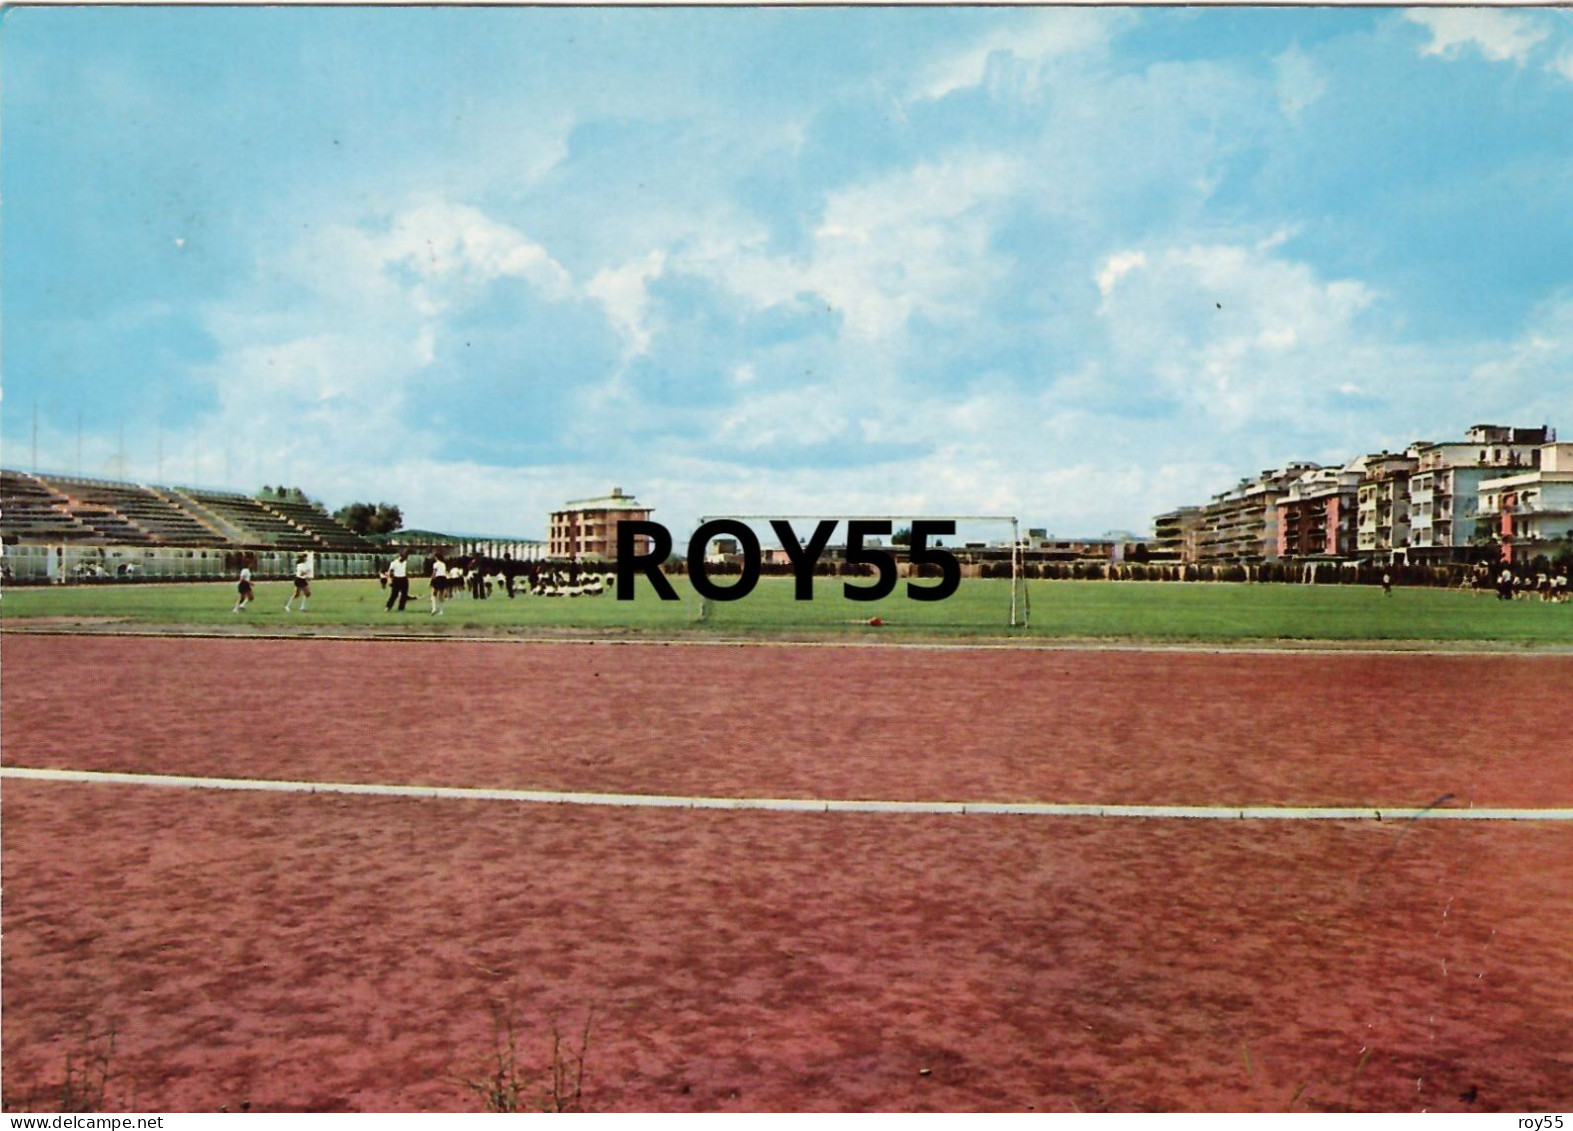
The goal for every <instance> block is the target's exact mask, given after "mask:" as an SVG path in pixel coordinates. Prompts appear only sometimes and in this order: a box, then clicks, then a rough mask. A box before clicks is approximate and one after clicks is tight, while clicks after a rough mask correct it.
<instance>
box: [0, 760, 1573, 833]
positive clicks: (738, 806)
mask: <svg viewBox="0 0 1573 1131" xmlns="http://www.w3.org/2000/svg"><path fill="white" fill-rule="evenodd" d="M0 778H12V779H16V780H25V781H49V782H70V783H75V784H80V785H137V786H153V787H160V788H165V789H216V790H230V791H238V792H259V793H331V794H348V795H361V796H372V797H417V798H427V799H433V800H443V801H507V802H514V803H523V804H537V805H588V806H605V807H613V808H628V809H731V810H766V811H771V812H808V813H926V814H934V815H950V816H1027V817H1113V818H1127V819H1132V818H1136V819H1145V820H1153V819H1179V820H1203V821H1242V820H1244V821H1406V820H1427V821H1573V808H1568V809H1444V808H1440V807H1434V806H1433V807H1421V806H1415V807H1403V806H1391V807H1376V806H1370V807H1366V806H1342V807H1340V806H1310V807H1301V806H1273V805H1088V804H1057V803H1052V802H987V801H978V802H974V801H868V800H836V799H811V798H784V797H687V796H671V795H663V794H645V793H589V792H576V791H560V790H532V789H484V788H478V787H473V786H435V785H381V784H375V783H367V782H313V781H288V780H273V779H266V778H212V777H188V776H184V775H178V774H132V773H119V772H112V771H105V770H56V769H45V768H35V767H27V766H0Z"/></svg>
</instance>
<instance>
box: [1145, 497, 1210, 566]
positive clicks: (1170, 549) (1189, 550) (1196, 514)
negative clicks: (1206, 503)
mask: <svg viewBox="0 0 1573 1131" xmlns="http://www.w3.org/2000/svg"><path fill="white" fill-rule="evenodd" d="M1152 524H1153V540H1152V544H1151V546H1150V547H1149V549H1148V551H1147V560H1148V561H1151V562H1172V563H1176V564H1182V565H1189V564H1190V563H1192V562H1194V561H1196V557H1197V542H1198V539H1199V538H1200V536H1201V530H1202V508H1201V507H1180V508H1178V509H1177V510H1172V511H1169V512H1168V513H1167V514H1160V515H1159V516H1158V517H1157V518H1155V519H1153V523H1152Z"/></svg>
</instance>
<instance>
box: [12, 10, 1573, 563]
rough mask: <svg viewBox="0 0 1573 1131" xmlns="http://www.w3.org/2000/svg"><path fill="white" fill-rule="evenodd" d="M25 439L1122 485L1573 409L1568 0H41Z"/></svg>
mask: <svg viewBox="0 0 1573 1131" xmlns="http://www.w3.org/2000/svg"><path fill="white" fill-rule="evenodd" d="M3 34H4V39H3V45H0V49H3V52H4V58H3V62H4V86H3V92H0V99H3V101H0V128H3V137H4V150H3V154H0V193H3V200H4V211H3V214H0V223H3V257H4V258H3V268H4V271H3V296H0V297H3V312H4V336H3V358H0V361H3V373H4V401H3V421H0V440H3V444H4V460H5V463H6V465H7V466H13V467H15V466H21V467H26V466H29V465H30V464H31V462H32V450H31V446H32V443H33V427H34V423H33V422H34V419H35V414H36V419H37V436H38V441H37V443H38V458H39V463H40V464H41V465H42V466H45V467H48V468H53V469H56V470H63V471H73V470H75V469H76V468H77V466H78V456H77V452H78V427H79V422H80V434H81V440H80V448H81V452H82V455H81V462H80V466H81V470H82V471H83V472H84V473H86V474H90V475H104V476H110V475H118V474H120V473H122V472H123V473H124V474H125V475H126V476H127V477H130V478H139V479H143V480H152V481H160V480H161V481H164V482H193V481H195V482H200V483H204V484H209V485H230V486H233V487H235V488H237V489H242V490H248V491H249V490H252V489H254V488H256V487H257V486H259V485H261V484H263V483H276V482H287V483H292V484H299V485H300V486H302V487H304V488H305V489H306V490H307V491H308V493H311V494H313V495H315V496H317V497H319V498H322V499H323V500H324V501H325V502H327V503H328V504H329V506H330V507H335V506H338V505H341V504H343V503H345V502H348V501H351V500H353V499H372V500H388V501H392V502H396V503H399V504H401V505H402V506H403V507H404V509H405V512H406V517H407V519H408V520H409V522H410V523H411V524H413V525H421V526H428V527H437V528H445V529H456V530H472V531H489V532H497V533H511V534H521V535H537V536H538V535H539V534H540V533H541V532H542V531H543V529H544V525H545V516H546V513H547V511H548V510H550V509H551V508H552V507H554V506H556V505H557V504H559V503H560V502H562V501H563V500H565V499H570V498H580V497H584V496H588V495H594V494H599V493H601V492H602V491H604V490H605V489H606V488H607V487H609V486H611V485H612V484H618V485H620V486H623V487H624V488H626V489H628V490H631V491H634V492H636V493H637V494H638V495H639V497H640V498H641V499H642V500H643V501H645V502H646V503H649V504H652V505H654V506H655V507H656V516H657V517H658V518H661V519H664V520H665V521H667V522H668V523H669V524H671V525H672V526H674V527H676V528H679V529H686V528H687V527H688V526H689V525H691V523H692V522H693V520H694V518H695V517H696V516H698V515H700V514H706V513H723V512H727V511H744V512H751V513H757V512H771V513H809V512H813V513H821V512H823V513H990V514H993V513H1016V514H1019V515H1020V516H1021V517H1022V518H1023V520H1024V521H1025V522H1026V523H1028V524H1030V525H1033V526H1045V527H1047V528H1049V529H1050V530H1053V531H1055V532H1058V533H1061V534H1093V533H1098V532H1101V531H1104V530H1106V529H1110V528H1127V529H1134V530H1138V531H1140V530H1145V529H1147V528H1148V526H1149V524H1150V519H1151V516H1152V515H1153V514H1155V513H1157V512H1159V511H1161V510H1163V509H1166V508H1168V507H1172V506H1175V505H1178V504H1181V503H1188V502H1198V501H1203V500H1204V499H1205V498H1206V496H1207V495H1209V494H1211V493H1213V492H1215V491H1219V490H1222V489H1224V488H1226V487H1228V486H1230V485H1231V484H1232V483H1233V482H1234V480H1235V479H1237V478H1239V477H1240V476H1242V475H1246V474H1251V473H1254V472H1256V471H1259V470H1261V469H1262V468H1265V467H1269V466H1277V465H1282V464H1283V463H1285V462H1287V461H1289V460H1292V459H1314V460H1319V461H1323V462H1335V461H1337V462H1342V461H1343V460H1346V459H1348V458H1349V457H1351V456H1353V455H1356V454H1359V453H1361V452H1363V451H1374V450H1379V449H1382V448H1398V447H1401V446H1402V445H1404V444H1405V443H1407V442H1409V441H1411V440H1414V439H1419V438H1429V439H1440V438H1444V437H1448V436H1452V435H1456V434H1457V433H1459V432H1461V431H1462V429H1463V428H1464V427H1466V426H1468V425H1470V424H1474V423H1479V422H1487V421H1489V422H1497V423H1511V424H1520V425H1532V424H1540V423H1546V422H1549V423H1551V424H1553V425H1557V426H1559V427H1561V428H1562V429H1563V434H1564V435H1570V436H1573V17H1570V15H1569V14H1568V13H1565V12H1552V11H1534V10H1498V9H1451V10H1449V9H1426V10H1421V11H1405V10H1402V9H1342V10H1337V9H1332V10H1329V9H1300V10H1295V9H1270V10H1250V9H1245V10H1240V9H1205V10H1197V9H1111V8H1097V9H1058V10H1056V9H1029V10H1010V9H933V8H926V9H905V10H902V9H848V10H812V9H810V10H790V11H789V10H767V9H741V10H740V9H723V10H693V9H669V10H628V9H612V10H606V9H602V10H596V9H450V10H433V9H420V10H406V9H392V8H384V9H278V8H271V9H269V8H263V9H223V8H217V9H214V8H205V9H167V10H159V9H152V8H127V9H69V10H60V9H48V10H46V9H23V10H15V9H13V10H10V11H8V12H7V13H6V14H5V18H4V27H3Z"/></svg>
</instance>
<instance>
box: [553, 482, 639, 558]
mask: <svg viewBox="0 0 1573 1131" xmlns="http://www.w3.org/2000/svg"><path fill="white" fill-rule="evenodd" d="M651 513H652V508H651V507H646V506H641V505H640V504H639V501H638V500H637V499H635V498H634V497H633V496H632V495H627V494H624V493H623V489H622V488H621V487H613V488H612V489H611V491H610V492H609V493H608V494H605V495H601V496H599V497H597V498H594V499H576V500H571V501H569V502H567V503H565V504H564V505H563V507H562V509H561V510H556V511H553V512H552V513H551V518H550V522H549V524H548V534H547V553H548V554H549V555H550V556H551V557H553V558H556V559H564V558H566V559H568V560H569V561H583V560H586V559H588V560H592V561H595V560H601V561H614V560H616V558H617V524H618V523H619V522H624V521H639V522H643V521H646V520H648V519H649V517H650V515H651ZM650 545H651V543H650V539H649V538H648V537H646V536H643V535H641V536H639V537H638V538H636V539H635V547H636V551H637V552H638V553H640V554H647V553H649V552H650Z"/></svg>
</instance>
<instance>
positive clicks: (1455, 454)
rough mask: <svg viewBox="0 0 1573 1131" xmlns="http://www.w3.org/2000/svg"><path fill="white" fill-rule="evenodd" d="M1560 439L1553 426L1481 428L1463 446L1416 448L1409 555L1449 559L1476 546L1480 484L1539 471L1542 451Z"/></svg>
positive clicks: (1471, 431) (1469, 434)
mask: <svg viewBox="0 0 1573 1131" xmlns="http://www.w3.org/2000/svg"><path fill="white" fill-rule="evenodd" d="M1554 439H1556V434H1555V432H1553V431H1552V430H1551V429H1550V428H1505V427H1502V426H1500V425H1495V424H1477V425H1475V426H1474V427H1473V428H1470V429H1469V430H1468V431H1466V432H1465V433H1464V439H1463V441H1462V442H1456V441H1455V442H1448V443H1441V444H1416V445H1415V447H1414V448H1413V451H1414V453H1415V470H1414V471H1413V473H1412V474H1411V475H1410V479H1409V547H1410V550H1409V557H1410V560H1412V561H1423V562H1424V561H1429V562H1436V561H1449V560H1453V559H1456V558H1459V557H1463V556H1465V551H1466V550H1467V548H1468V547H1469V546H1471V545H1472V544H1474V542H1475V538H1476V536H1477V534H1479V533H1482V532H1481V531H1479V530H1477V528H1476V522H1477V519H1478V517H1479V498H1480V485H1481V484H1482V483H1483V482H1485V481H1486V480H1488V479H1493V478H1500V477H1502V476H1503V475H1504V474H1508V475H1512V474H1519V473H1520V471H1521V470H1522V471H1528V470H1531V469H1534V468H1536V467H1538V465H1539V462H1540V448H1541V447H1542V446H1543V445H1545V444H1546V443H1547V442H1548V441H1550V440H1554Z"/></svg>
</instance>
